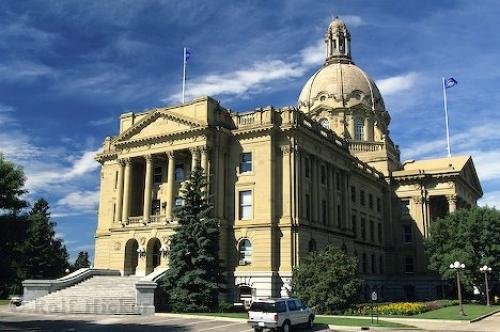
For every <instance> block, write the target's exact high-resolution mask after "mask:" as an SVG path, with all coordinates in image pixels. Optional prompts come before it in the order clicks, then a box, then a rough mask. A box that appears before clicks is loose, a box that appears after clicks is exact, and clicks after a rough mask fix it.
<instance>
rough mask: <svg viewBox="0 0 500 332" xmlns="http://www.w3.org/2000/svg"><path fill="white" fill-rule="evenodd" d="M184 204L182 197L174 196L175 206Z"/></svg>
mask: <svg viewBox="0 0 500 332" xmlns="http://www.w3.org/2000/svg"><path fill="white" fill-rule="evenodd" d="M183 205H184V199H183V198H182V197H177V198H175V207H179V206H183Z"/></svg>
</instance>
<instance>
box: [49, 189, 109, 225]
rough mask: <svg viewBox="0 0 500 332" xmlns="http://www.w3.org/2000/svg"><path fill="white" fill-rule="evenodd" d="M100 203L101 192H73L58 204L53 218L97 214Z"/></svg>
mask: <svg viewBox="0 0 500 332" xmlns="http://www.w3.org/2000/svg"><path fill="white" fill-rule="evenodd" d="M98 203H99V190H92V191H91V190H82V191H75V192H71V193H69V194H67V195H66V196H64V197H62V198H61V199H59V200H58V201H57V202H56V204H55V206H54V208H53V210H54V213H53V216H54V217H56V218H57V217H59V218H60V217H66V216H74V215H81V214H90V213H95V212H96V210H97V205H98Z"/></svg>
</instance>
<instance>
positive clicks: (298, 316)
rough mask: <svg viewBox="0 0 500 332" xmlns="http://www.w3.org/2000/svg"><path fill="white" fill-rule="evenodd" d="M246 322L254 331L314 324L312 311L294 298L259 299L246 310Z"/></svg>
mask: <svg viewBox="0 0 500 332" xmlns="http://www.w3.org/2000/svg"><path fill="white" fill-rule="evenodd" d="M248 323H249V324H250V325H252V327H253V329H254V330H255V331H256V332H260V331H263V330H264V329H265V328H267V329H278V330H280V331H283V332H289V331H290V329H291V327H292V326H294V325H306V326H307V327H308V328H310V329H312V328H313V326H314V313H313V312H312V310H311V309H310V308H309V307H307V306H306V305H304V304H302V302H300V301H299V300H297V299H294V298H286V299H285V298H275V299H259V300H255V301H253V302H252V304H251V305H250V309H249V310H248Z"/></svg>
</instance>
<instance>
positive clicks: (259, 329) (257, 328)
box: [253, 327, 263, 332]
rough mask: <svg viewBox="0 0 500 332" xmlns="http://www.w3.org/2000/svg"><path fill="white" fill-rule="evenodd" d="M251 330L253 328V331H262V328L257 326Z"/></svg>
mask: <svg viewBox="0 0 500 332" xmlns="http://www.w3.org/2000/svg"><path fill="white" fill-rule="evenodd" d="M253 330H254V331H255V332H262V331H263V330H262V329H261V328H259V327H255V328H254V329H253Z"/></svg>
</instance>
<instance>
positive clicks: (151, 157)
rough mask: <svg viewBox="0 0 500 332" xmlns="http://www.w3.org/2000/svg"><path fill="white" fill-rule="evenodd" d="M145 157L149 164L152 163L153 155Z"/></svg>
mask: <svg viewBox="0 0 500 332" xmlns="http://www.w3.org/2000/svg"><path fill="white" fill-rule="evenodd" d="M143 157H144V159H146V161H147V162H151V161H152V160H153V155H152V154H146V155H144V156H143Z"/></svg>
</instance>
